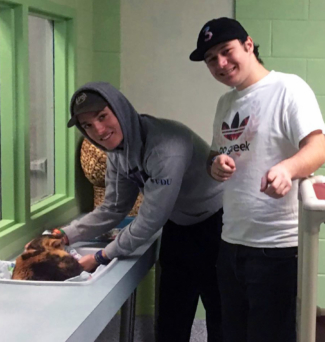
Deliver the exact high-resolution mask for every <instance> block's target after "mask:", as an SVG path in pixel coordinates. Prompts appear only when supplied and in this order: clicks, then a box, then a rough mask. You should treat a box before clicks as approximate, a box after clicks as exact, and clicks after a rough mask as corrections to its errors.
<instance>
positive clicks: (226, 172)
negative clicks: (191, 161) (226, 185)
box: [211, 154, 236, 182]
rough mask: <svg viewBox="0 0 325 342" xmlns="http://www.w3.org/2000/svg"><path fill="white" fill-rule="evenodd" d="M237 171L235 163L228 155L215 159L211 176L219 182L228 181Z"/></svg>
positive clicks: (221, 155)
mask: <svg viewBox="0 0 325 342" xmlns="http://www.w3.org/2000/svg"><path fill="white" fill-rule="evenodd" d="M235 171H236V165H235V161H234V160H233V159H232V158H231V157H229V156H228V155H226V154H220V155H218V156H217V157H215V159H214V161H213V163H212V165H211V176H212V177H213V178H214V179H215V180H217V181H218V182H224V181H226V180H228V179H229V178H230V177H231V176H232V174H233V173H234V172H235Z"/></svg>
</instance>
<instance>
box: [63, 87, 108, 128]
mask: <svg viewBox="0 0 325 342" xmlns="http://www.w3.org/2000/svg"><path fill="white" fill-rule="evenodd" d="M106 106H108V103H107V101H105V99H104V98H103V97H102V96H100V95H99V94H98V93H97V92H91V91H81V92H80V93H79V94H78V95H76V97H75V100H74V103H73V106H72V111H71V119H70V120H69V122H68V127H69V128H70V127H72V126H74V125H75V124H76V123H77V121H78V119H77V116H78V115H79V114H82V113H88V112H99V111H101V110H103V109H104V108H105V107H106Z"/></svg>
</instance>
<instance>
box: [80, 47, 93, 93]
mask: <svg viewBox="0 0 325 342" xmlns="http://www.w3.org/2000/svg"><path fill="white" fill-rule="evenodd" d="M76 52H77V87H80V86H81V85H83V84H85V83H87V82H89V81H92V79H93V58H94V53H93V51H92V50H90V49H83V48H78V49H77V51H76Z"/></svg>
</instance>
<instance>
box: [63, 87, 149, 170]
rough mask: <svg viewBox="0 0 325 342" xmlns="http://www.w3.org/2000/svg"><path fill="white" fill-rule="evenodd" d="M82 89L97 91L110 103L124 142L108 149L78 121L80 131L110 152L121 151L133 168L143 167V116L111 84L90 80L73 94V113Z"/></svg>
mask: <svg viewBox="0 0 325 342" xmlns="http://www.w3.org/2000/svg"><path fill="white" fill-rule="evenodd" d="M82 91H93V92H94V91H95V92H97V93H98V94H100V95H101V96H102V97H103V98H104V99H105V100H106V101H107V102H108V104H109V106H110V107H111V109H112V111H113V112H114V114H115V115H116V117H117V120H118V121H119V123H120V125H121V129H122V133H123V141H122V143H121V144H120V145H119V146H118V147H117V148H115V149H114V150H107V149H106V148H105V147H103V146H102V145H100V144H98V143H96V142H95V141H94V140H92V139H91V138H90V137H89V136H88V135H87V133H86V131H85V130H84V129H83V128H82V127H81V126H80V124H79V122H77V124H76V126H77V128H78V129H79V131H80V132H81V133H82V134H83V135H84V136H85V137H86V138H87V139H88V140H90V141H91V142H92V143H93V144H94V145H95V146H97V147H98V148H100V149H101V150H103V151H105V152H109V153H119V154H122V155H124V156H125V158H127V160H128V164H129V167H130V168H131V169H133V168H135V167H139V168H141V164H142V163H141V151H142V147H143V144H144V138H143V128H142V125H141V116H140V115H139V114H138V113H137V111H136V110H135V109H134V108H133V106H132V105H131V103H130V102H129V101H128V99H127V98H126V97H125V96H124V95H123V94H122V93H121V92H120V91H119V90H117V89H116V88H114V87H113V86H112V85H111V84H109V83H106V82H90V83H87V84H85V85H83V86H82V87H80V88H79V89H78V90H77V91H76V92H75V93H74V94H73V96H72V98H71V101H70V112H71V115H73V104H74V101H75V99H76V97H77V95H78V94H79V93H80V92H82Z"/></svg>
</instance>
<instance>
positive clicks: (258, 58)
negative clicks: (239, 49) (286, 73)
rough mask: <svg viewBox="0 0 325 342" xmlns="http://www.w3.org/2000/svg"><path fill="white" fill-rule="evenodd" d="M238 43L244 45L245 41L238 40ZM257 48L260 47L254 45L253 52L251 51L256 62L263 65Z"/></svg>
mask: <svg viewBox="0 0 325 342" xmlns="http://www.w3.org/2000/svg"><path fill="white" fill-rule="evenodd" d="M239 41H240V42H241V43H242V44H243V45H244V43H245V41H246V40H243V39H239ZM259 47H260V46H259V45H256V44H254V51H253V52H254V55H255V57H256V59H257V61H258V62H259V63H260V64H262V65H264V62H263V60H262V58H261V57H260V53H259V51H258V49H259Z"/></svg>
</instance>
